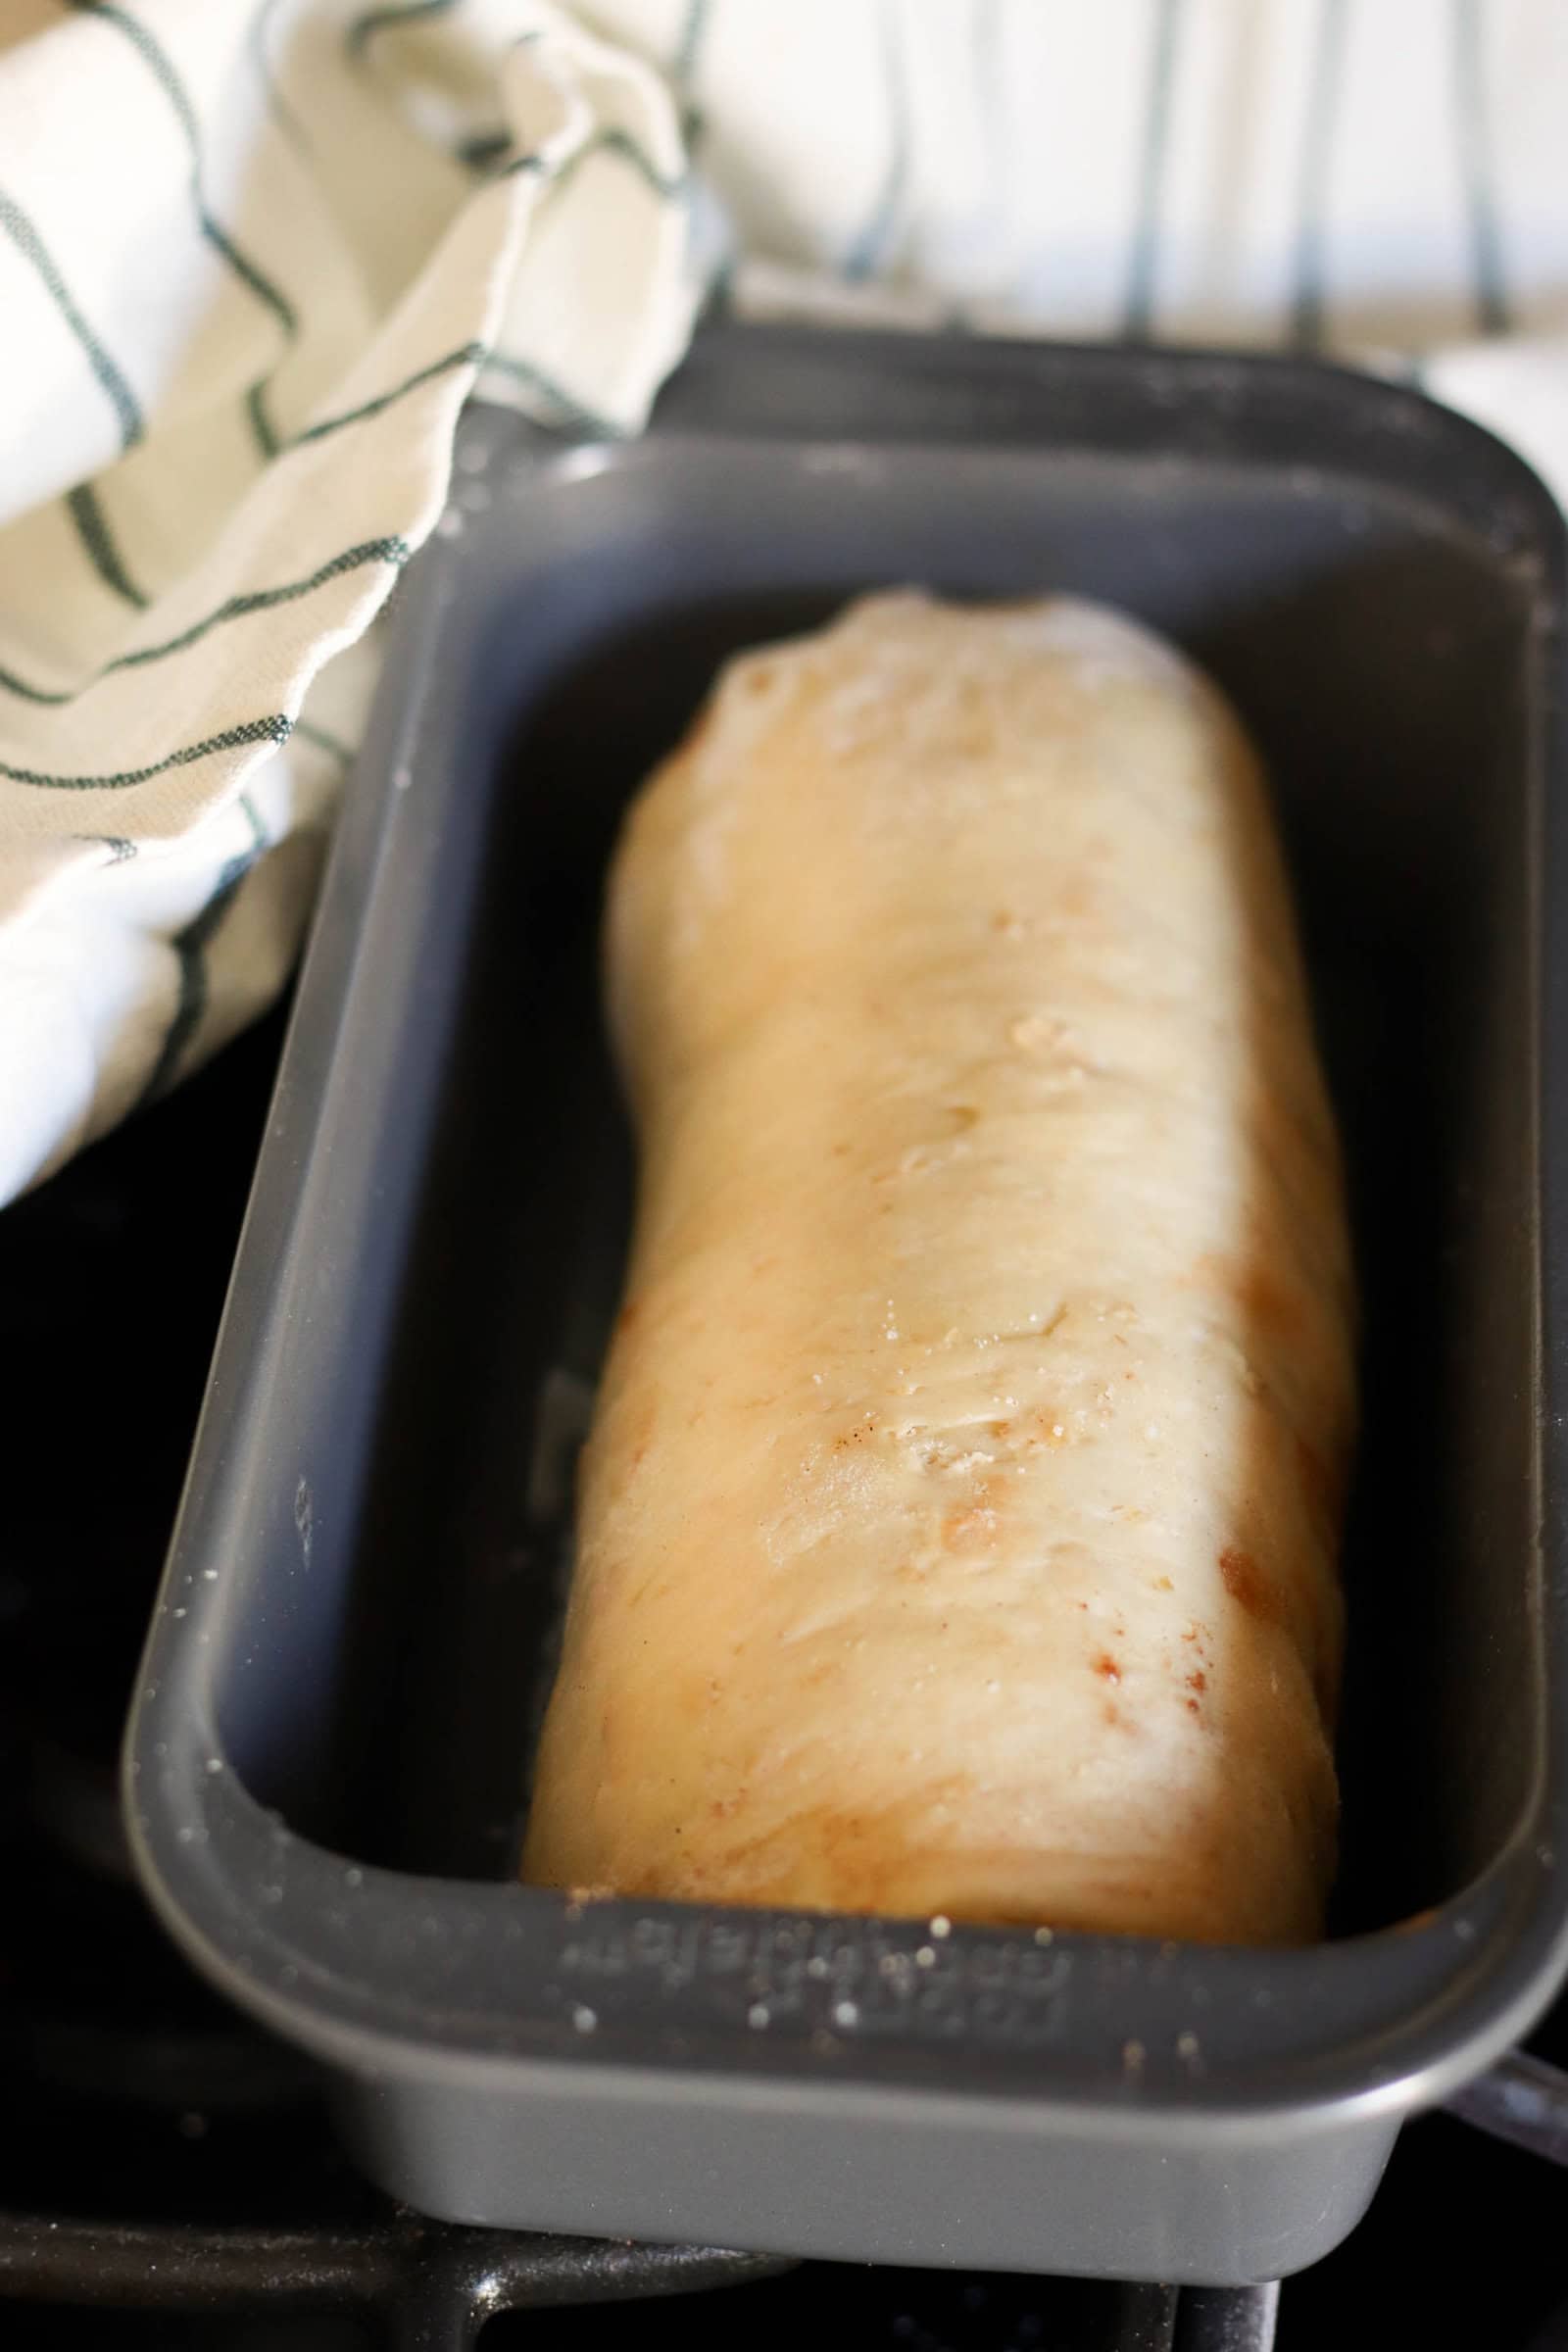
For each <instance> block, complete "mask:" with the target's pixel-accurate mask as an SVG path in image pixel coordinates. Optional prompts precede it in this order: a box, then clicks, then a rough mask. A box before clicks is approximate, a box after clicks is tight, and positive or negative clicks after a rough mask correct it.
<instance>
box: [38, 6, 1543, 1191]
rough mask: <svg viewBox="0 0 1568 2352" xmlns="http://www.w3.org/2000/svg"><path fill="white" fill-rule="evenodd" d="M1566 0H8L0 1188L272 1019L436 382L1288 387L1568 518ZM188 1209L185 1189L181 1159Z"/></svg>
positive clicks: (529, 386) (309, 890)
mask: <svg viewBox="0 0 1568 2352" xmlns="http://www.w3.org/2000/svg"><path fill="white" fill-rule="evenodd" d="M1565 108H1568V9H1565V8H1563V7H1562V6H1561V4H1560V0H1093V5H1091V0H600V4H599V5H595V6H587V5H580V6H576V7H565V6H557V5H552V4H550V0H400V4H396V5H394V4H390V0H389V4H388V5H385V6H370V7H367V6H365V5H364V4H363V0H352V4H351V0H0V1200H3V1199H5V1198H8V1197H10V1196H12V1195H14V1194H15V1193H17V1192H19V1191H20V1190H22V1189H23V1188H25V1186H26V1185H28V1184H29V1183H31V1182H33V1181H35V1180H36V1179H37V1178H38V1177H39V1176H40V1175H42V1174H44V1173H47V1172H48V1170H49V1169H51V1168H53V1167H55V1166H57V1165H58V1164H59V1163H60V1162H61V1161H62V1160H63V1159H64V1158H66V1157H67V1156H68V1155H69V1154H70V1153H71V1152H73V1150H74V1149H76V1148H77V1147H79V1146H80V1145H81V1144H82V1143H84V1142H86V1141H88V1140H90V1139H91V1138H92V1137H93V1136H95V1135H97V1134H99V1133H101V1132H102V1131H103V1130H104V1129H105V1128H107V1127H108V1126H110V1125H112V1124H113V1123H114V1122H115V1121H116V1120H117V1119H119V1118H120V1117H122V1116H123V1115H124V1114H125V1113H126V1112H127V1111H129V1110H131V1109H133V1108H135V1107H136V1106H137V1105H139V1104H140V1103H145V1102H147V1101H150V1100H152V1099H154V1098H156V1097H157V1096H158V1095H159V1094H160V1093H162V1092H163V1091H164V1090H165V1089H166V1088H167V1087H168V1086H170V1085H171V1084H172V1083H174V1082H175V1081H176V1080H177V1079H178V1078H179V1077H180V1076H181V1075H183V1074H184V1073H185V1072H186V1071H188V1070H190V1069H192V1068H194V1067H195V1066H197V1065H198V1064H199V1062H200V1061H201V1060H202V1059H203V1058H204V1057H205V1056H206V1055H207V1054H210V1053H211V1052H212V1051H213V1050H214V1049H215V1048H216V1047H217V1046H218V1045H219V1044H221V1042H222V1041H223V1040H224V1039H225V1038H226V1037H228V1036H229V1035H231V1034H232V1033H233V1031H234V1030H235V1029H236V1027H238V1026H239V1025H240V1024H241V1023H242V1022H243V1021H244V1020H246V1019H247V1018H249V1017H250V1016H251V1015H252V1014H253V1013H255V1012H256V1011H258V1010H260V1009H261V1008H262V1007H263V1006H264V1005H266V1004H267V1003H269V1002H270V1000H271V999H272V998H273V997H274V996H275V994H276V993H277V991H278V990H279V988H280V987H281V986H282V984H283V981H284V979H285V978H286V975H287V972H288V969H289V967H290V965H291V963H292V960H293V957H294V955H295V953H296V950H297V947H298V943H299V940H300V936H301V933H302V930H303V926H304V923H305V920H306V918H307V915H308V912H309V908H310V905H311V900H312V894H313V890H314V885H315V881H316V876H317V872H318V867H319V858H320V851H321V846H322V843H323V840H324V837H325V832H326V829H327V827H328V825H329V822H330V817H331V812H332V808H333V805H334V802H335V799H336V796H337V794H338V791H339V789H340V786H341V782H342V777H343V773H344V769H345V767H346V765H347V762H348V760H349V759H350V757H351V754H352V748H353V743H354V740H355V737H356V735H357V732H358V729H359V726H360V723H361V719H362V716H363V712H364V709H365V706H366V701H367V697H368V691H369V689H370V686H371V684H372V683H373V678H374V671H375V662H376V638H377V632H376V631H375V630H374V629H373V628H372V626H371V624H372V622H373V620H374V617H375V615H376V613H378V612H379V611H380V609H381V608H382V606H383V605H384V604H385V602H386V599H387V597H388V596H389V595H390V593H391V591H392V589H393V587H394V585H395V583H396V581H397V578H398V576H399V573H400V571H401V569H402V567H403V566H404V565H405V564H407V562H408V561H409V558H410V557H411V556H412V554H413V553H414V552H415V550H416V549H417V547H418V545H419V543H420V542H421V540H422V539H423V538H424V537H425V536H426V535H427V534H428V533H429V532H430V531H431V530H432V529H433V528H435V527H436V526H437V523H438V521H439V518H440V516H441V514H442V512H443V507H444V502H445V497H446V490H447V481H448V474H449V469H450V464H451V449H452V438H453V432H454V428H455V425H456V422H457V418H458V416H459V414H460V412H461V410H462V408H463V405H464V403H465V402H466V400H467V399H468V398H470V397H471V396H473V395H474V394H475V393H477V394H478V395H480V396H481V397H483V398H486V399H495V400H499V401H503V402H506V403H508V404H510V405H512V406H514V407H516V408H520V409H523V410H525V411H526V412H527V413H528V414H529V415H530V416H532V417H536V418H538V419H540V420H541V421H543V422H545V423H546V424H551V425H559V426H561V427H563V428H564V429H565V430H568V431H571V432H573V433H577V434H581V433H589V434H594V435H600V436H615V435H622V434H626V433H630V432H635V431H636V430H637V429H638V427H639V425H640V424H641V423H642V421H643V420H644V418H645V417H646V415H647V412H648V409H649V406H650V404H651V402H652V400H653V397H654V395H655V393H656V392H657V390H658V387H659V384H660V382H661V381H662V378H663V376H664V374H665V373H666V372H667V370H668V369H669V368H670V367H671V366H672V365H673V364H674V363H675V361H676V360H677V359H678V357H679V354H680V352H681V351H682V349H683V348H684V345H685V341H686V338H687V336H688V334H689V332H690V329H691V325H692V321H693V319H694V316H695V314H696V310H697V307H698V304H699V302H700V300H701V298H702V295H703V293H704V290H705V288H713V287H716V288H717V289H718V290H719V293H720V294H721V296H722V297H723V298H726V299H729V300H732V301H734V302H735V303H736V304H737V305H738V307H740V308H741V309H742V310H749V311H753V312H757V313H771V314H773V315H779V314H781V313H782V314H787V315H795V316H806V317H810V318H813V319H819V320H821V321H822V322H823V323H824V324H828V323H831V322H832V320H833V319H836V318H842V317H854V318H871V319H882V320H884V321H886V322H888V323H893V324H912V325H918V324H928V323H933V324H939V325H943V326H948V327H959V328H971V329H983V330H991V331H1004V332H1006V331H1025V332H1035V333H1041V332H1045V333H1057V334H1062V333H1065V334H1069V335H1073V336H1076V337H1080V338H1081V337H1086V336H1121V337H1130V338H1140V337H1167V338H1176V339H1183V340H1188V341H1194V340H1196V341H1202V342H1207V343H1228V344H1250V345H1254V346H1257V345H1262V346H1281V345H1284V346H1294V347H1296V348H1300V349H1327V350H1334V351H1338V352H1341V353H1348V354H1349V355H1351V356H1353V357H1358V358H1362V359H1364V360H1365V361H1367V362H1368V364H1373V365H1378V366H1382V367H1392V368H1400V369H1405V370H1408V371H1409V372H1411V373H1412V374H1414V375H1416V376H1417V377H1418V378H1419V380H1421V381H1423V382H1424V383H1426V384H1427V385H1428V386H1429V387H1430V388H1431V389H1433V390H1434V391H1435V392H1436V393H1437V394H1438V395H1439V396H1440V397H1444V398H1446V399H1449V400H1451V401H1453V402H1454V403H1455V405H1458V406H1461V407H1465V408H1467V409H1469V410H1470V411H1471V412H1472V413H1473V414H1475V415H1477V416H1479V417H1482V418H1483V420H1484V421H1487V422H1489V423H1491V424H1492V425H1493V426H1494V427H1495V429H1497V430H1499V431H1501V432H1503V433H1504V434H1505V435H1506V436H1508V437H1510V438H1512V439H1513V440H1515V441H1516V443H1518V445H1519V446H1520V447H1521V448H1522V449H1523V450H1524V451H1525V454H1526V455H1527V456H1530V457H1532V458H1533V459H1534V461H1535V463H1536V464H1537V465H1538V466H1541V467H1542V468H1543V469H1544V471H1545V472H1546V473H1547V474H1548V477H1549V478H1552V479H1553V480H1554V481H1555V483H1556V484H1557V485H1558V486H1559V487H1560V488H1562V489H1565V490H1568V173H1565V172H1564V170H1563V168H1562V163H1561V146H1562V140H1561V124H1562V123H1563V122H1564V120H1568V115H1565ZM191 1180H192V1181H193V1182H197V1181H199V1172H198V1171H195V1170H193V1171H192V1172H191Z"/></svg>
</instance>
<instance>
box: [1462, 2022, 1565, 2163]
mask: <svg viewBox="0 0 1568 2352" xmlns="http://www.w3.org/2000/svg"><path fill="white" fill-rule="evenodd" d="M1446 2106H1447V2110H1448V2113H1449V2114H1450V2115H1456V2116H1458V2117H1460V2119H1461V2120H1462V2121H1463V2122H1465V2123H1467V2124H1474V2125H1475V2126H1476V2127H1477V2129H1478V2130H1479V2131H1490V2132H1491V2133H1492V2136H1493V2137H1494V2139H1506V2140H1508V2141H1510V2142H1511V2143H1512V2145H1513V2146H1514V2147H1516V2148H1528V2149H1529V2151H1530V2153H1531V2154H1532V2155H1533V2156H1544V2157H1545V2158H1546V2159H1547V2161H1548V2162H1549V2163H1551V2164H1568V2074H1565V2073H1564V2072H1563V2070H1562V2068H1561V2067H1558V2066H1548V2065H1547V2063H1546V2061H1545V2059H1544V2058H1533V2057H1532V2056H1531V2055H1530V2052H1529V2051H1528V2050H1510V2051H1509V2052H1508V2054H1507V2056H1506V2057H1505V2058H1499V2059H1498V2061H1497V2063H1496V2065H1495V2067H1493V2068H1492V2069H1491V2071H1490V2073H1488V2074H1485V2075H1481V2076H1479V2077H1478V2078H1477V2080H1476V2081H1475V2082H1467V2083H1466V2084H1465V2086H1464V2088H1463V2089H1462V2090H1456V2091H1455V2092H1454V2094H1453V2096H1452V2098H1450V2099H1449V2100H1447V2101H1446Z"/></svg>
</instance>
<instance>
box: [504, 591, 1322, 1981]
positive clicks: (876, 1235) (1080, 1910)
mask: <svg viewBox="0 0 1568 2352" xmlns="http://www.w3.org/2000/svg"><path fill="white" fill-rule="evenodd" d="M608 985H609V1002H610V1011H611V1019H612V1027H613V1036H614V1040H615V1043H616V1046H617V1049H618V1054H619V1057H620V1062H621V1066H622V1069H623V1071H624V1074H625V1078H626V1082H627V1086H628V1089H629V1093H630V1098H631V1102H632V1105H633V1109H634V1115H635V1121H636V1126H637V1132H638V1138H639V1146H640V1154H641V1173H640V1189H639V1199H638V1210H637V1219H636V1230H635V1238H634V1246H633V1250H632V1257H631V1266H630V1272H629V1277H628V1281H627V1286H626V1292H625V1302H624V1305H623V1308H622V1311H621V1314H620V1319H619V1322H618V1325H617V1327H616V1331H615V1335H614V1340H613V1347H612V1348H611V1351H610V1356H609V1361H608V1364H607V1367H606V1371H605V1378H604V1385H603V1390H602V1394H601V1397H600V1400H599V1405H598V1410H597V1414H596V1418H595V1422H594V1427H593V1430H592V1434H591V1437H590V1441H589V1444H588V1447H587V1450H586V1453H585V1456H584V1462H583V1467H582V1474H581V1492H580V1518H579V1544H578V1556H577V1560H576V1568H575V1576H574V1582H573V1587H572V1593H571V1602H570V1609H569V1615H568V1623H567V1630H566V1637H565V1645H564V1657H563V1662H562V1666H561V1671H560V1678H559V1682H558V1685H557V1688H556V1691H555V1694H554V1697H553V1700H552V1703H551V1707H550V1711H549V1716H548V1721H547V1725H546V1729H545V1734H544V1740H543V1746H542V1751H541V1755H540V1759H539V1769H538V1774H537V1783H536V1795H535V1801H534V1805H533V1810H532V1816H531V1820H530V1824H529V1831H528V1836H527V1839H526V1847H525V1854H524V1862H523V1871H524V1875H525V1877H527V1878H528V1879H530V1880H533V1881H536V1882H541V1883H544V1884H548V1885H557V1886H569V1887H583V1888H595V1889H609V1888H614V1889H617V1890H620V1891H622V1892H625V1893H630V1894H637V1895H643V1896H669V1897H677V1898H686V1899H690V1900H694V1901H702V1902H725V1903H730V1902H733V1903H760V1904H777V1905H788V1906H801V1907H807V1908H813V1909H814V1908H826V1909H836V1910H846V1911H861V1912H864V1911H872V1912H879V1913H884V1914H893V1915H914V1914H931V1913H945V1914H947V1915H948V1916H949V1917H950V1918H952V1919H964V1920H975V1921H991V1922H1004V1923H1015V1922H1018V1923H1024V1924H1026V1925H1030V1926H1035V1925H1051V1926H1054V1927H1063V1928H1080V1929H1094V1930H1111V1931H1127V1932H1132V1933H1138V1934H1146V1935H1152V1936H1194V1937H1202V1938H1217V1939H1225V1940H1236V1941H1252V1940H1257V1941H1273V1940H1299V1939H1305V1938H1309V1937H1311V1936H1314V1935H1315V1934H1317V1933H1319V1932H1320V1928H1321V1920H1322V1905H1323V1899H1324V1894H1325V1890H1326V1887H1327V1884H1328V1880H1329V1877H1330V1873H1331V1868H1332V1861H1333V1848H1334V1824H1335V1811H1336V1792H1335V1779H1334V1771H1333V1764H1332V1757H1331V1744H1330V1727H1331V1723H1332V1717H1333V1709H1334V1696H1335V1686H1336V1680H1337V1675H1338V1668H1339V1657H1340V1644H1341V1602H1340V1593H1339V1587H1338V1577H1337V1551H1338V1544H1339V1534H1340V1515H1341V1496H1342V1492H1343V1485H1344V1477H1345V1470H1346V1463H1347V1454H1348V1446H1349V1443H1350V1438H1351V1424H1352V1412H1353V1375H1352V1359H1351V1339H1352V1317H1353V1308H1352V1295H1351V1285H1350V1274H1349V1263H1348V1245H1347V1238H1346V1226H1345V1216H1344V1209H1343V1203H1342V1194H1341V1178H1340V1168H1339V1160H1338V1153H1337V1147H1336V1141H1335V1135H1334V1130H1333V1126H1332V1123H1331V1118H1330V1113H1329V1109H1328V1105H1327V1102H1326V1098H1325V1093H1324V1087H1323V1082H1322V1079H1321V1076H1320V1074H1319V1069H1318V1065H1317V1059H1316V1055H1315V1053H1314V1049H1313V1042H1312V1035H1311V1029H1310V1023H1309V1018H1308V1013H1307V1008H1306V1004H1305V998H1304V993H1303V987H1302V980H1301V973H1300V968H1299V957H1298V952H1297V946H1296V939H1295V931H1294V926H1293V922H1292V915H1291V908H1290V905H1289V902H1288V898H1287V893H1286V888H1285V884H1284V878H1283V874H1282V869H1281V861H1280V858H1279V854H1278V851H1277V848H1276V844H1275V840H1274V836H1273V831H1272V827H1271V824H1270V819H1269V815H1268V811H1267V809H1266V806H1265V799H1264V794H1263V791H1262V788H1261V785H1260V781H1259V775H1258V770H1257V766H1256V762H1255V760H1254V759H1253V756H1252V754H1251V752H1250V749H1249V747H1248V744H1247V742H1246V740H1245V739H1244V737H1243V734H1242V732H1241V730H1240V727H1239V725H1238V723H1237V721H1236V720H1235V718H1234V717H1233V716H1232V714H1231V713H1230V711H1228V709H1227V708H1226V706H1225V704H1224V703H1223V702H1222V700H1221V699H1220V697H1219V695H1218V694H1217V692H1216V691H1215V690H1214V689H1213V688H1212V687H1211V686H1210V685H1209V684H1208V683H1207V682H1206V681H1205V680H1204V679H1203V678H1201V676H1200V675H1199V674H1198V673H1197V672H1195V671H1194V670H1193V669H1192V668H1191V667H1190V666H1188V664H1187V663H1186V662H1183V661H1182V660H1181V659H1180V657H1178V656H1177V655H1176V654H1175V653H1174V652H1173V651H1172V650H1171V649H1170V648H1169V647H1168V646H1166V645H1165V644H1164V643H1162V642H1161V641H1160V640H1158V639H1157V638H1155V637H1154V636H1152V635H1151V634H1150V633H1149V632H1148V631H1146V630H1145V629H1144V628H1142V627H1140V626H1138V625H1137V624H1135V623H1134V622H1132V621H1131V620H1128V619H1125V618H1123V617H1121V616H1119V615H1118V614H1115V613H1111V612H1108V611H1105V610H1103V609H1100V608H1098V607H1095V606H1092V605H1089V604H1085V603H1082V602H1079V601H1076V600H1072V599H1067V598H1058V597H1053V598H1048V599H1045V600H1043V601H1041V602H1038V603H1029V604H1022V605H1014V606H1008V607H990V608H969V609H964V608H958V607H953V606H949V605H945V604H942V603H940V602H937V601H934V600H932V599H930V598H928V597H926V596H924V595H920V594H917V593H913V592H901V593H895V594H887V595H879V596H874V597H870V598H867V599H865V600H864V601H863V602H861V603H859V604H858V605H856V606H854V607H853V608H852V609H851V610H850V611H849V612H847V613H845V614H843V615H842V616H841V617H840V618H839V619H838V620H837V621H836V622H835V623H834V624H833V625H832V626H830V627H828V628H826V629H824V630H822V631H821V632H820V633H818V634H816V635H813V636H809V637H805V638H801V639H798V640H796V641H794V642H791V643H789V644H784V645H778V646H772V647H767V648H763V649H762V650H760V651H758V652H755V653H751V654H748V655H746V656H744V657H742V658H740V659H739V660H737V661H735V662H732V663H731V664H730V665H729V667H728V668H727V669H726V670H725V672H724V674H723V676H722V678H721V680H720V682H719V684H718V687H717V689H716V691H715V693H714V695H713V697H712V699H711V704H710V706H709V708H708V709H707V711H705V712H704V714H703V715H702V717H701V718H700V719H699V721H698V723H697V725H696V726H695V728H694V730H693V732H692V734H691V736H690V737H689V739H688V741H687V742H686V743H685V744H684V746H683V747H682V748H681V749H680V750H679V751H678V752H677V753H676V754H675V755H674V757H673V758H672V759H670V760H668V761H667V762H666V763H665V764H664V766H663V767H662V769H661V770H660V771H659V773H658V774H657V775H656V776H655V777H654V778H653V780H652V782H651V783H650V784H649V785H648V787H647V788H646V789H645V791H644V792H643V793H642V795H641V796H640V798H639V799H638V801H637V802H636V804H635V806H634V808H633V809H632V812H631V815H630V819H629V821H628V823H627V826H626V828H625V832H624V835H623V838H622V841H621V844H620V848H619V852H618V855H617V858H616V860H615V865H614V870H613V880H612V885H611V894H610V911H609V925H608Z"/></svg>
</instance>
